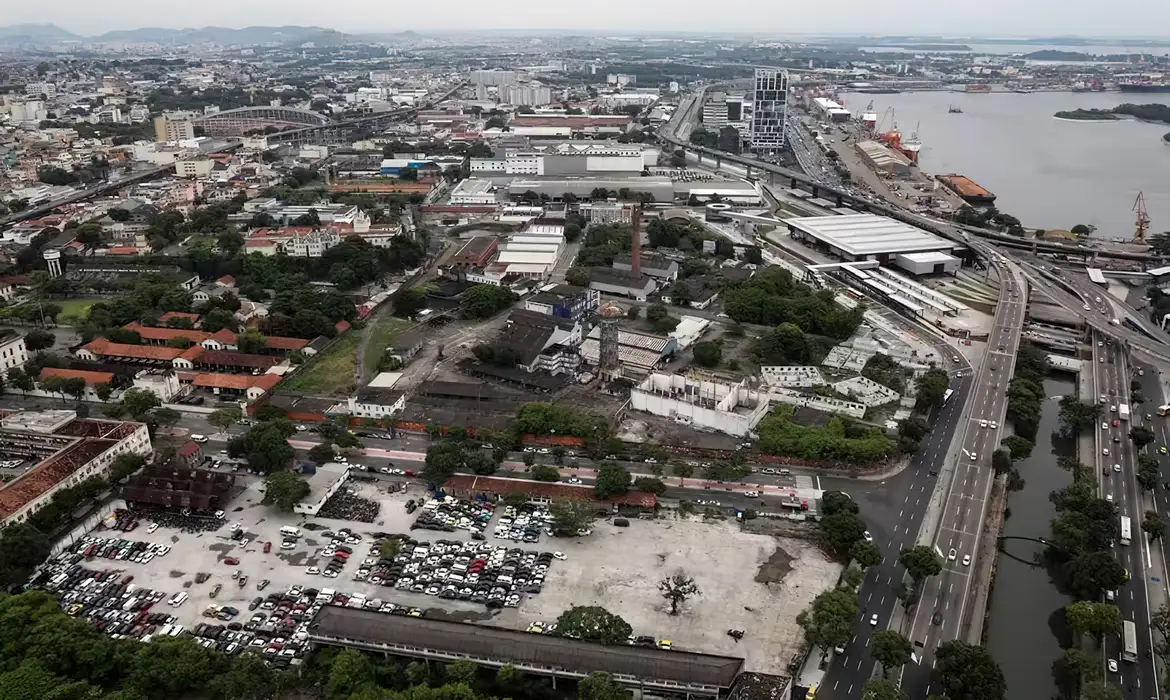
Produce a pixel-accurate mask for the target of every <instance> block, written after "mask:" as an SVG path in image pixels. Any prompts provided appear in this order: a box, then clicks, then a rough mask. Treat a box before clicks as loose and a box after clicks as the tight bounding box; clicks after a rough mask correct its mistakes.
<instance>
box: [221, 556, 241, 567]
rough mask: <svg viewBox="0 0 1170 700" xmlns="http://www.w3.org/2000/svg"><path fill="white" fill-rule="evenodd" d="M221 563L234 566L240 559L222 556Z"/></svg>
mask: <svg viewBox="0 0 1170 700" xmlns="http://www.w3.org/2000/svg"><path fill="white" fill-rule="evenodd" d="M223 563H224V564H227V565H228V566H235V565H236V564H239V563H240V560H239V559H237V558H235V557H224V560H223Z"/></svg>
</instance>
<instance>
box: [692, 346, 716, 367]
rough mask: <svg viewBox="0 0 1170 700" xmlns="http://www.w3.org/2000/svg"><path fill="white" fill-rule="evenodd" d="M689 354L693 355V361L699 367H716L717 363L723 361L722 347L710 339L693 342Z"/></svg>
mask: <svg viewBox="0 0 1170 700" xmlns="http://www.w3.org/2000/svg"><path fill="white" fill-rule="evenodd" d="M691 354H692V355H694V358H695V362H696V363H697V364H698V365H699V366H701V367H718V366H719V363H720V362H722V361H723V347H722V346H721V345H720V344H719V343H717V342H713V341H710V340H708V341H704V342H701V343H695V345H694V346H693V347H692V348H691Z"/></svg>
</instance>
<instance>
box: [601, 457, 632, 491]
mask: <svg viewBox="0 0 1170 700" xmlns="http://www.w3.org/2000/svg"><path fill="white" fill-rule="evenodd" d="M629 490H630V473H629V472H628V471H626V469H625V468H624V467H621V466H619V465H617V464H614V463H612V462H605V463H602V465H601V468H600V469H599V470H598V471H597V478H596V479H595V480H594V482H593V492H594V494H595V495H596V496H597V497H598V498H600V499H602V500H608V499H610V498H613V497H614V496H620V495H622V494H623V493H625V492H627V491H629Z"/></svg>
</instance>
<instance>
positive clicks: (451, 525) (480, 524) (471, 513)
mask: <svg viewBox="0 0 1170 700" xmlns="http://www.w3.org/2000/svg"><path fill="white" fill-rule="evenodd" d="M406 508H407V511H408V512H411V511H412V509H411V507H410V505H409V504H408V505H407V507H406ZM494 511H495V505H494V504H491V503H487V502H484V501H466V500H462V499H459V498H454V497H452V496H447V497H445V498H434V499H431V500H429V501H427V502H425V503H423V504H422V512H421V513H419V515H418V518H416V519H415V521H414V523H413V524H411V526H410V529H411V530H416V529H420V528H421V529H423V530H436V531H439V532H455V531H456V530H467V531H469V532H471V534H472V535H473V536H474V535H477V534H478V535H479V536H480V537H481V538H482V537H483V531H484V529H485V528H486V527H487V524H488V522H489V521H490V520H491V519H492V514H493V512H494Z"/></svg>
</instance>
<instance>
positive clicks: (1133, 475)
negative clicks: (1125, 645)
mask: <svg viewBox="0 0 1170 700" xmlns="http://www.w3.org/2000/svg"><path fill="white" fill-rule="evenodd" d="M1094 335H1096V334H1094ZM1096 338H1097V339H1096V343H1095V344H1094V347H1093V379H1094V384H1095V386H1096V387H1097V391H1098V394H1099V396H1098V401H1100V402H1101V405H1102V407H1103V408H1104V409H1105V411H1104V412H1103V415H1102V419H1101V422H1100V424H1099V425H1098V426H1096V428H1097V429H1096V431H1095V432H1096V435H1097V449H1096V452H1097V454H1096V459H1095V460H1094V461H1093V463H1092V465H1093V466H1095V467H1096V470H1097V472H1096V473H1097V474H1098V480H1099V487H1100V493H1101V494H1102V496H1104V497H1105V498H1106V499H1107V500H1109V501H1111V502H1112V503H1113V504H1114V505H1115V506H1116V507H1117V510H1118V513H1119V517H1120V516H1122V515H1127V516H1129V518H1130V520H1131V523H1132V528H1133V534H1134V535H1135V536H1134V537H1133V538H1132V541H1131V542H1130V544H1128V545H1122V544H1120V543H1119V544H1118V546H1117V548H1116V555H1117V560H1118V562H1120V563H1121V565H1122V566H1124V567H1125V568H1126V570H1127V571H1128V572H1129V581H1128V582H1126V583H1125V584H1123V585H1122V586H1121V587H1120V588H1119V589H1118V590H1117V592H1116V595H1115V600H1116V603H1117V607H1118V608H1119V609H1120V610H1121V618H1122V619H1123V620H1129V621H1131V622H1133V623H1134V625H1135V626H1136V628H1137V640H1138V660H1137V661H1136V662H1134V663H1126V662H1124V661H1123V660H1122V658H1121V639H1120V638H1119V637H1117V636H1110V637H1109V638H1107V639H1106V641H1105V656H1106V657H1107V659H1112V660H1114V661H1115V662H1116V663H1117V664H1118V671H1117V673H1113V672H1110V671H1108V665H1107V664H1106V678H1107V679H1108V680H1109V682H1110V683H1115V684H1117V685H1119V686H1120V687H1121V688H1122V689H1125V690H1131V691H1134V692H1142V691H1148V692H1149V693H1150V694H1151V695H1152V694H1154V693H1156V689H1155V688H1154V685H1155V682H1154V679H1155V678H1156V675H1155V671H1154V669H1153V667H1152V663H1153V662H1152V660H1151V658H1150V657H1148V656H1147V654H1148V653H1149V652H1150V631H1149V619H1150V618H1149V604H1148V597H1147V591H1146V569H1147V566H1146V563H1147V561H1146V556H1147V554H1148V548H1147V547H1146V544H1145V541H1144V539H1145V538H1144V537H1143V536H1142V531H1141V522H1142V516H1143V515H1144V514H1145V509H1144V508H1143V507H1142V498H1141V491H1140V490H1139V488H1138V484H1137V454H1138V451H1137V450H1136V449H1135V447H1134V444H1133V442H1132V441H1131V440H1130V438H1129V429H1130V427H1131V425H1136V424H1140V423H1141V422H1142V418H1141V415H1140V414H1139V413H1138V410H1134V411H1133V412H1132V417H1131V419H1130V420H1129V421H1127V420H1124V419H1123V418H1122V417H1121V415H1120V406H1121V405H1122V404H1128V403H1129V380H1130V377H1129V372H1128V370H1127V362H1126V357H1125V353H1124V351H1123V350H1122V349H1121V348H1120V347H1119V344H1118V343H1115V342H1112V341H1108V343H1109V344H1106V340H1102V339H1101V336H1096ZM1135 409H1139V407H1135ZM1103 663H1106V662H1105V661H1103ZM1138 697H1147V696H1146V695H1139V696H1138Z"/></svg>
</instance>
